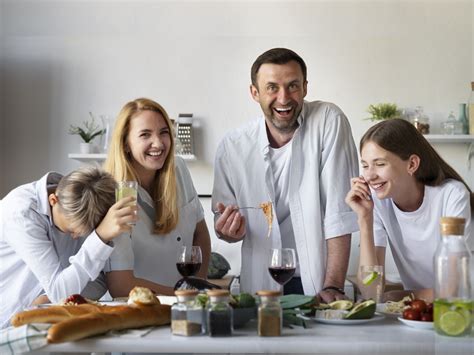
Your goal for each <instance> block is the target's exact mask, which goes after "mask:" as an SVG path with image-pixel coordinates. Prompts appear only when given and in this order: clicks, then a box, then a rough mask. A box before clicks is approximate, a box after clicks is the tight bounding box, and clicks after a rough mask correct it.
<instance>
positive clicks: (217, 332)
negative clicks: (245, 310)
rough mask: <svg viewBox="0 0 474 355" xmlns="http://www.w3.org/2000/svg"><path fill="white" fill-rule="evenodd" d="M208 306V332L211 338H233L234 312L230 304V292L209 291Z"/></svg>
mask: <svg viewBox="0 0 474 355" xmlns="http://www.w3.org/2000/svg"><path fill="white" fill-rule="evenodd" d="M207 295H208V296H209V304H208V306H207V331H208V333H209V336H211V337H216V336H231V335H232V330H233V329H232V328H233V326H232V318H233V310H232V307H231V306H230V304H229V295H230V294H229V291H227V290H209V291H207Z"/></svg>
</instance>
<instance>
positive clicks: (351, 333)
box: [41, 318, 474, 355]
mask: <svg viewBox="0 0 474 355" xmlns="http://www.w3.org/2000/svg"><path fill="white" fill-rule="evenodd" d="M256 325H257V323H256V321H252V322H250V323H249V324H248V325H247V326H246V327H245V328H243V329H240V330H236V331H235V334H234V336H232V337H228V338H211V337H208V336H197V337H178V336H172V335H171V334H170V328H169V327H162V328H157V329H155V330H153V331H152V332H150V333H149V334H148V335H146V336H144V337H142V338H134V339H131V338H126V337H125V336H101V337H96V338H92V339H85V340H82V341H78V342H74V343H64V344H58V345H49V346H47V347H46V348H43V349H41V350H42V351H45V352H150V353H240V354H241V353H311V354H328V353H330V354H437V355H440V354H450V355H451V354H453V355H454V354H465V355H472V354H473V353H474V338H473V337H472V336H471V337H470V338H450V337H443V336H439V335H437V334H435V332H434V331H433V330H420V329H414V328H410V327H408V326H406V325H403V324H401V323H400V322H399V321H398V320H396V319H390V318H386V319H384V320H381V321H379V322H372V323H367V324H362V325H350V326H349V325H348V326H340V325H326V324H319V323H315V322H311V328H310V329H303V328H295V329H288V328H284V329H283V334H284V335H283V336H282V337H275V338H261V337H258V336H257V332H256Z"/></svg>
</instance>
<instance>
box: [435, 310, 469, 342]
mask: <svg viewBox="0 0 474 355" xmlns="http://www.w3.org/2000/svg"><path fill="white" fill-rule="evenodd" d="M467 326H468V322H467V321H466V319H465V318H464V316H463V315H462V314H460V313H458V312H456V311H448V312H446V313H443V315H442V316H441V317H440V318H439V327H440V329H441V330H442V331H443V332H444V333H446V334H447V335H451V336H456V335H460V334H462V333H463V332H464V331H465V330H466V327H467Z"/></svg>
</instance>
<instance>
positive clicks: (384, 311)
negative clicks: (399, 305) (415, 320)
mask: <svg viewBox="0 0 474 355" xmlns="http://www.w3.org/2000/svg"><path fill="white" fill-rule="evenodd" d="M376 311H377V312H378V313H382V314H383V315H385V316H387V317H389V318H398V317H401V316H402V314H401V313H398V312H397V313H393V312H387V304H386V303H377V308H376Z"/></svg>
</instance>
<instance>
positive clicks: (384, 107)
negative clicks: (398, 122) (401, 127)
mask: <svg viewBox="0 0 474 355" xmlns="http://www.w3.org/2000/svg"><path fill="white" fill-rule="evenodd" d="M367 112H368V113H370V114H371V115H372V116H371V117H368V118H367V119H368V120H371V121H373V122H374V121H382V120H389V119H392V118H400V110H399V109H398V107H397V105H396V104H391V103H380V104H375V105H370V106H369V107H368V109H367Z"/></svg>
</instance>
